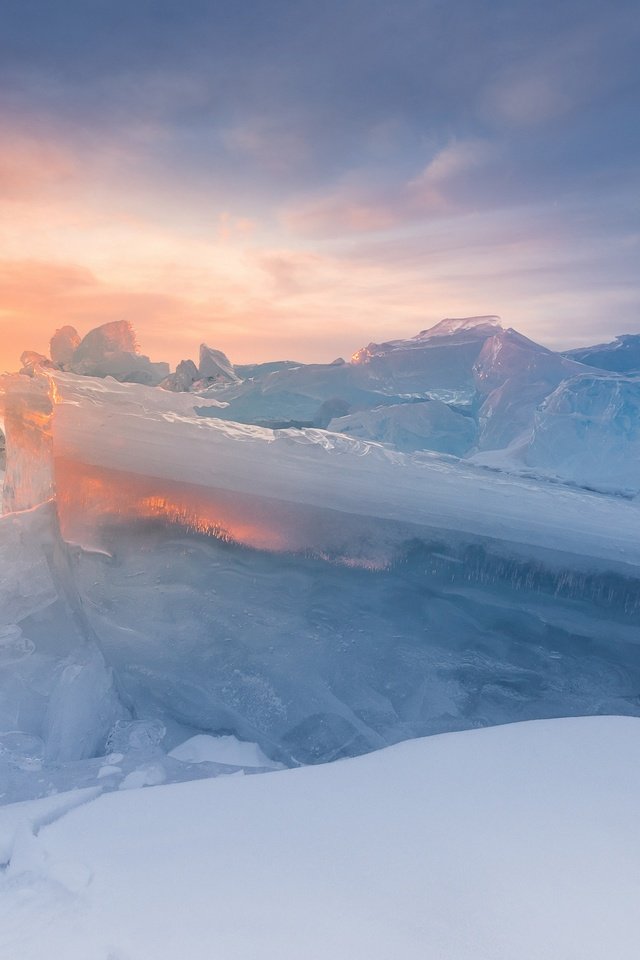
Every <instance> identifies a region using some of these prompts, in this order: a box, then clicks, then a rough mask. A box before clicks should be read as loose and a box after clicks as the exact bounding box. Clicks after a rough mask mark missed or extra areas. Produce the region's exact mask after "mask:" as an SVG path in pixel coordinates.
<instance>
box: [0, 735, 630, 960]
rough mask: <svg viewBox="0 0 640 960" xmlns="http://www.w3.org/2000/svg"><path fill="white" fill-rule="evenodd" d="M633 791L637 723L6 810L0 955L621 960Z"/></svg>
mask: <svg viewBox="0 0 640 960" xmlns="http://www.w3.org/2000/svg"><path fill="white" fill-rule="evenodd" d="M639 791H640V721H639V720H638V719H633V718H626V717H625V718H623V717H597V718H580V719H568V720H550V721H534V722H529V723H518V724H512V725H508V726H503V727H499V728H492V729H486V730H475V731H467V732H464V733H451V734H444V735H442V736H435V737H430V738H427V739H422V740H414V741H409V742H405V743H402V744H398V745H396V746H393V747H390V748H387V749H385V750H382V751H378V752H376V753H373V754H369V755H367V756H363V757H358V758H355V759H348V760H342V761H338V762H335V763H331V764H325V765H321V766H315V767H305V768H301V769H297V770H287V771H281V772H276V773H270V774H264V775H261V776H249V777H247V776H238V775H235V776H228V777H219V778H217V779H215V780H201V781H197V782H191V783H181V784H174V785H170V786H159V787H151V788H147V789H144V790H142V789H139V790H128V791H125V792H118V793H110V794H107V795H104V796H101V797H96V796H95V792H92V791H78V792H76V793H75V794H73V793H72V794H67V795H60V796H57V797H50V798H48V799H44V800H39V801H34V802H30V803H24V804H14V805H10V806H8V807H5V808H4V809H2V810H1V811H0V853H2V859H3V860H5V861H8V866H7V867H6V870H4V872H3V873H2V876H1V878H0V956H1V957H3V958H7V960H9V958H10V960H59V958H64V960H187V958H188V960H214V958H215V960H240V958H242V960H255V958H277V960H288V958H291V960H300V958H302V957H304V958H307V960H316V958H317V960H320V958H322V960H360V958H362V960H396V958H402V960H410V958H420V960H543V958H546V960H590V958H593V960H604V958H608V960H614V958H615V960H631V958H636V957H637V955H638V942H639V936H640V910H639V909H638V907H639V898H640V866H639V864H640V832H639V831H638V795H639ZM73 805H75V806H76V809H71V810H70V809H69V808H70V807H72V806H73ZM65 811H66V812H65ZM47 824H48V825H47Z"/></svg>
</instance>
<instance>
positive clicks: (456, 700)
mask: <svg viewBox="0 0 640 960" xmlns="http://www.w3.org/2000/svg"><path fill="white" fill-rule="evenodd" d="M72 340H73V337H72V336H71V334H65V335H64V337H61V338H60V342H59V343H58V346H57V347H56V348H55V350H54V351H53V352H54V353H55V355H56V357H57V358H58V359H57V360H55V361H54V359H53V358H52V360H51V361H47V362H45V361H44V360H38V359H37V358H33V359H32V361H31V363H30V365H29V367H28V375H14V376H7V377H5V378H4V379H3V381H2V384H1V391H2V417H3V423H4V431H5V433H6V444H7V468H6V476H5V486H4V511H5V516H4V517H2V518H1V519H0V558H1V559H2V560H3V569H5V570H6V571H7V572H6V575H5V577H4V579H3V581H2V583H1V585H0V704H1V707H0V773H2V774H3V777H4V781H3V782H4V784H5V786H4V787H3V788H0V792H3V793H4V799H5V800H6V799H7V798H13V799H20V798H22V797H32V796H37V795H41V794H43V793H46V792H48V791H52V790H57V789H62V788H65V787H69V786H93V785H96V784H99V785H100V786H101V788H109V789H115V788H117V787H118V786H121V785H124V787H133V786H136V785H138V786H141V785H144V784H145V783H149V784H150V783H160V782H170V781H172V780H180V779H188V778H203V777H207V776H212V775H214V774H215V773H219V772H224V771H226V772H229V770H230V769H233V768H234V766H235V765H234V764H232V763H229V762H228V757H229V756H230V755H227V760H225V759H224V758H223V757H222V756H221V754H220V753H218V754H217V755H214V752H212V751H209V750H208V746H211V743H210V741H209V740H207V739H205V740H198V739H196V740H195V741H194V740H193V738H194V737H195V738H200V737H205V738H214V740H215V741H216V742H217V744H218V745H220V743H221V742H223V738H236V740H235V741H233V742H234V743H235V742H236V741H238V742H239V743H242V744H245V745H246V744H252V745H253V746H252V747H251V748H250V750H249V753H250V752H251V751H254V754H253V756H254V759H255V756H257V755H258V754H256V753H255V751H260V754H259V755H260V756H264V757H265V758H267V760H268V764H280V763H284V764H287V765H296V764H300V763H309V762H317V761H323V760H329V759H334V758H337V757H343V756H350V755H354V754H358V753H363V752H366V751H368V750H371V749H374V748H376V747H381V746H384V745H386V744H389V743H394V742H396V741H398V740H402V739H406V738H408V737H416V736H422V735H425V734H429V733H437V732H441V731H448V730H456V729H463V728H466V727H473V726H480V725H486V724H492V723H502V722H508V721H514V720H521V719H530V718H538V717H549V716H560V715H566V714H583V713H605V712H615V713H622V714H625V713H626V714H636V713H638V704H637V688H638V684H639V683H640V663H639V662H638V657H637V640H638V635H639V633H638V630H639V622H640V577H639V570H640V539H639V538H638V530H639V529H640V498H636V499H633V494H634V492H635V491H636V490H638V489H640V487H638V485H637V477H638V437H637V429H636V428H637V419H638V397H637V392H638V383H637V380H636V379H635V378H633V377H625V376H617V375H613V374H606V373H602V372H597V371H589V370H588V368H586V367H584V366H583V365H580V364H578V363H575V362H574V361H571V360H567V359H565V358H561V357H558V355H556V354H553V353H552V352H550V351H546V350H544V348H540V347H538V346H537V345H536V344H532V343H531V341H528V340H526V338H522V337H520V336H519V335H518V334H516V333H515V332H514V331H510V330H506V331H504V330H502V329H501V328H499V327H498V325H497V323H496V322H495V321H494V320H493V319H487V318H480V319H474V320H473V321H469V322H458V321H455V322H453V321H447V324H446V325H445V327H442V326H440V327H436V328H435V330H432V331H427V332H425V333H423V334H420V335H419V336H418V337H417V338H414V340H412V341H396V342H394V343H391V344H386V345H382V346H381V347H380V348H379V349H378V348H376V350H373V349H371V350H370V351H369V354H370V355H368V356H367V357H363V358H360V359H359V360H358V361H357V362H355V363H344V362H341V363H335V364H327V365H321V364H315V365H295V364H288V363H286V364H282V365H276V367H275V369H274V368H271V367H267V368H266V369H262V368H261V367H260V366H256V367H253V368H248V369H245V370H243V371H242V373H243V374H244V376H241V375H240V373H239V372H238V370H237V369H236V368H233V370H231V372H232V373H233V375H234V378H235V379H233V382H230V379H229V377H228V376H227V377H226V380H225V377H222V380H221V379H220V376H221V374H219V373H217V372H216V370H222V360H220V358H219V357H218V356H212V355H211V352H207V354H206V357H205V361H206V363H205V368H203V369H204V371H205V372H206V369H208V370H209V373H210V377H209V378H208V380H207V382H206V383H204V380H203V378H202V377H201V376H200V374H201V373H203V369H198V370H197V371H196V372H197V375H198V377H199V380H191V383H188V381H189V380H190V379H191V378H192V377H193V375H194V370H195V365H192V366H190V365H189V363H185V364H183V365H181V367H180V376H182V377H183V382H184V384H185V386H186V387H188V389H180V385H179V384H178V383H175V384H174V387H173V389H169V390H167V389H157V388H154V387H150V386H148V385H145V384H139V383H124V382H119V381H118V380H117V379H113V378H112V377H106V378H104V377H89V376H85V375H79V374H78V373H76V372H73V370H68V369H67V370H64V369H60V367H61V366H63V367H64V366H68V362H67V361H64V360H62V359H60V353H59V352H58V347H60V346H61V345H62V347H64V344H65V343H68V342H69V341H72ZM82 343H84V344H85V346H84V348H83V352H82V355H83V356H84V357H85V358H86V357H91V358H92V360H94V361H95V360H96V358H97V356H98V354H100V355H101V356H102V357H103V360H105V363H106V359H108V358H109V357H111V358H113V356H122V355H123V354H127V355H128V354H130V348H131V347H132V345H133V343H134V341H133V340H132V339H131V331H129V330H127V329H125V328H124V327H116V328H114V329H113V330H111V331H109V330H106V331H105V330H104V329H102V332H101V333H100V334H99V335H96V336H95V337H89V338H86V337H85V340H84V341H82ZM82 343H81V344H80V346H82ZM407 344H409V345H407ZM110 345H111V346H110ZM78 349H79V347H75V348H74V353H73V357H74V358H75V359H73V360H72V365H73V364H75V363H76V359H77V356H76V355H77V351H78ZM431 351H435V352H436V354H437V358H436V359H434V355H432V353H431ZM131 355H133V354H131ZM409 358H412V359H409ZM414 358H415V362H414ZM81 360H82V356H81ZM81 360H80V361H78V362H81ZM207 363H211V364H213V363H215V364H216V365H217V366H215V367H214V366H209V367H206V364H207ZM226 363H228V361H226ZM436 368H438V369H439V372H440V381H439V385H438V384H436V385H435V386H434V384H433V381H432V379H431V374H430V373H429V371H431V370H434V369H436ZM230 369H231V368H230ZM238 369H239V368H238ZM420 371H422V372H420ZM576 372H578V375H576ZM176 373H178V371H176ZM174 376H175V375H174ZM445 382H446V383H447V384H448V386H447V387H445V386H444V385H443V384H444V383H445ZM410 383H412V384H413V385H417V384H418V383H419V385H420V390H419V391H416V392H410V393H403V390H405V389H406V387H407V385H408V384H410ZM165 385H166V384H165ZM518 385H520V387H521V394H520V395H519V394H518V391H517V387H518ZM547 390H549V391H552V392H551V395H550V397H549V398H548V399H546V400H543V402H542V405H540V403H539V400H538V398H539V396H540V394H541V393H542V392H544V391H547ZM509 391H512V392H511V393H510V392H509ZM444 396H446V397H447V398H448V399H446V400H445V399H443V397H444ZM509 397H512V399H513V403H514V404H516V406H515V407H513V406H510V405H509V404H508V403H506V399H508V398H509ZM505 398H506V399H505ZM381 401H382V402H381ZM461 401H464V402H461ZM489 402H490V403H491V405H492V406H491V411H492V413H491V416H489V413H488V408H487V404H488V403H489ZM505 403H506V405H505ZM479 411H480V416H478V412H479ZM482 411H484V412H482ZM294 413H295V414H297V415H299V420H298V421H297V423H295V424H294V423H292V421H294V419H295V418H294V417H293V416H292V414H294ZM278 415H281V416H282V418H283V422H284V424H285V426H284V427H278V426H277V425H274V423H273V421H274V420H277V416H278ZM243 417H244V419H246V420H248V421H251V420H254V421H255V420H258V421H260V422H262V423H263V424H264V423H268V422H271V423H272V427H266V426H264V425H262V426H261V425H259V424H256V423H255V422H241V420H242V419H243ZM529 417H530V421H529V420H528V418H529ZM307 418H308V419H307ZM305 424H307V425H305ZM314 424H315V425H314ZM328 424H330V425H331V428H330V429H328V430H327V429H325V428H326V426H327V425H328ZM478 424H479V427H480V430H481V431H484V443H485V444H486V445H488V446H490V444H491V442H498V439H497V438H498V435H500V436H501V438H502V440H501V442H505V441H506V439H508V437H509V436H511V434H512V433H516V434H517V436H516V437H515V440H514V441H513V442H512V443H511V444H510V446H509V447H508V448H506V449H501V450H500V449H499V450H487V451H485V452H483V453H481V454H476V455H475V461H472V460H470V459H461V458H460V456H461V455H462V454H464V455H465V456H466V457H469V456H470V455H471V454H472V453H473V451H474V449H475V447H476V436H477V434H476V431H477V429H478ZM336 428H339V430H340V432H337V430H336ZM489 430H491V431H493V434H492V436H493V441H490V440H489V439H488V436H489V434H488V432H487V431H489ZM348 433H351V434H356V435H354V436H349V435H348ZM357 434H360V436H357ZM371 438H375V439H371ZM377 440H382V441H383V442H382V443H378V442H376V441H377ZM436 444H437V448H438V449H439V450H440V451H444V452H441V453H438V452H433V450H428V449H425V448H427V447H429V446H431V447H435V446H436ZM401 448H403V449H404V450H405V451H407V450H408V451H416V452H408V453H407V452H403V449H401ZM454 454H455V455H454ZM492 457H493V460H492ZM478 458H480V459H482V458H484V462H483V463H482V464H481V463H479V462H477V461H478ZM499 458H502V461H500V460H499ZM501 464H502V467H505V466H506V467H507V468H508V471H509V472H507V471H506V470H505V469H501V468H500V466H501ZM489 467H490V468H491V469H489ZM524 474H528V475H524ZM612 476H615V478H616V484H617V485H612V484H611V483H610V479H611V477H612ZM545 477H547V478H548V479H545ZM552 481H553V482H552ZM559 481H561V482H559ZM634 484H635V486H634ZM589 487H591V488H595V489H596V490H603V491H608V493H599V492H594V491H593V490H590V489H587V488H589ZM614 494H615V495H614ZM619 494H624V496H621V495H619ZM184 742H189V743H191V745H192V746H194V745H197V744H200V745H202V744H205V745H207V750H204V752H202V751H201V752H200V753H198V750H196V751H195V753H194V752H193V751H192V752H191V753H189V750H190V749H191V748H188V749H187V748H185V750H183V751H182V752H181V748H180V744H182V743H184ZM226 742H227V743H228V742H230V741H226ZM176 749H178V753H177V754H176V752H175V751H176ZM242 749H245V748H242ZM247 749H248V748H247ZM185 751H186V752H185ZM196 754H198V755H197V756H196ZM203 756H204V760H203ZM247 756H248V754H247V753H246V750H245V759H246V757H247ZM114 758H117V759H114ZM268 764H265V766H267V765H268ZM240 766H242V768H243V769H246V771H247V772H251V771H252V770H255V769H256V766H255V763H254V764H253V765H251V764H250V763H248V761H247V762H246V763H245V764H244V765H242V764H240ZM235 768H236V769H237V766H236V767H235Z"/></svg>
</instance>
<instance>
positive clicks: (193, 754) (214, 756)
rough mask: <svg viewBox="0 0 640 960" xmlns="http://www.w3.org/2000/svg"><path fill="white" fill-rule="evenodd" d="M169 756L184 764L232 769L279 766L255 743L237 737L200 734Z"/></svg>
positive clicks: (170, 752)
mask: <svg viewBox="0 0 640 960" xmlns="http://www.w3.org/2000/svg"><path fill="white" fill-rule="evenodd" d="M169 756H170V757H173V758H174V759H175V760H181V761H183V762H184V763H226V764H228V765H229V766H234V767H263V768H265V769H270V768H271V769H274V768H277V767H279V766H280V764H274V763H273V760H270V759H269V757H267V756H265V754H264V753H263V752H262V750H261V749H260V747H259V746H258V744H257V743H246V742H244V741H242V740H238V738H237V737H232V736H226V737H211V736H208V735H207V734H204V733H200V734H198V735H197V736H195V737H190V739H189V740H185V742H184V743H181V744H180V745H179V746H177V747H174V749H173V750H170V751H169Z"/></svg>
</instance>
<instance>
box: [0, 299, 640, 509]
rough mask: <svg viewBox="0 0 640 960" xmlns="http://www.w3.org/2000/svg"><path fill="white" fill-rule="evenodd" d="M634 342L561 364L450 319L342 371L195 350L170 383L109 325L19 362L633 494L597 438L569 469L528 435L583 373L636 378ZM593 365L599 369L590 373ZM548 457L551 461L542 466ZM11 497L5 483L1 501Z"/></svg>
mask: <svg viewBox="0 0 640 960" xmlns="http://www.w3.org/2000/svg"><path fill="white" fill-rule="evenodd" d="M637 342H640V335H633V334H629V335H625V336H621V337H618V338H617V340H616V341H615V342H614V343H612V344H604V345H600V346H597V347H593V348H580V349H577V350H574V351H568V352H567V353H565V354H560V353H557V352H554V351H552V350H549V349H547V348H545V347H543V346H541V345H540V344H537V343H535V342H534V341H532V340H530V339H528V338H527V337H524V336H522V334H520V333H518V332H517V331H515V330H513V329H511V328H504V327H503V326H502V323H501V321H500V319H499V318H498V317H495V316H479V317H465V318H453V319H451V318H450V319H446V320H442V321H440V322H439V323H437V324H435V326H433V327H430V328H428V329H425V330H422V331H421V332H420V333H418V334H417V335H416V336H414V337H411V338H409V339H396V340H388V341H384V342H381V343H369V344H368V345H367V346H365V347H362V348H361V349H360V350H357V351H356V352H355V353H354V355H353V356H352V358H351V361H350V362H345V361H344V360H343V359H342V358H338V359H337V360H335V361H334V362H333V363H328V364H327V363H325V364H319V363H315V364H303V363H295V362H294V361H276V362H273V363H263V364H245V365H234V364H233V363H232V361H231V360H230V359H229V357H227V356H226V354H224V353H223V352H222V351H220V350H216V349H213V348H212V347H209V346H208V345H207V344H204V343H203V344H201V346H200V354H199V359H198V362H197V363H196V362H194V361H193V360H189V359H187V360H183V361H181V363H179V364H178V366H177V368H176V370H175V372H173V373H171V374H169V375H168V376H167V375H166V374H168V367H167V366H166V365H162V364H151V362H150V361H149V360H148V358H146V357H143V356H141V355H140V354H139V352H138V348H137V344H136V340H135V334H134V332H133V330H132V328H131V326H130V324H127V323H124V322H116V323H108V324H104V325H103V326H101V327H98V328H96V330H93V331H90V332H89V333H88V334H87V335H86V336H85V337H84V339H82V340H81V338H80V337H79V335H78V334H77V332H76V331H75V329H74V328H73V327H63V328H61V329H60V330H58V331H56V333H55V334H54V336H53V337H52V340H51V360H47V359H46V358H44V357H41V356H40V355H39V354H35V353H33V352H27V353H25V354H24V355H23V362H24V365H25V366H24V369H25V371H27V372H34V371H35V370H37V369H38V368H43V367H47V366H48V367H50V368H53V369H56V370H63V371H65V370H66V371H70V372H75V373H80V374H95V375H97V376H101V377H104V376H112V377H115V378H116V379H117V380H120V381H124V382H128V381H139V382H144V383H147V384H158V383H159V385H160V386H161V388H162V389H163V390H167V391H171V392H174V393H184V394H192V395H194V396H195V397H197V398H198V401H199V402H198V403H197V404H194V405H193V407H192V408H191V412H193V413H194V414H195V415H196V416H200V417H208V416H212V415H213V416H215V417H216V418H220V419H225V420H229V421H233V422H236V423H248V424H255V425H257V426H263V427H267V428H272V429H287V428H290V429H298V430H301V429H308V428H318V429H326V428H327V427H329V428H330V430H331V431H339V432H341V433H344V434H347V435H349V436H353V437H356V438H358V439H360V440H364V441H367V440H372V441H375V442H382V443H385V444H387V445H388V446H389V447H391V448H392V449H396V450H399V451H402V452H409V453H412V452H416V451H420V450H424V451H428V450H432V451H436V452H439V453H450V454H452V455H454V456H458V457H463V458H471V459H473V460H474V461H475V462H476V463H484V464H486V465H491V466H493V467H494V468H499V469H503V470H507V471H512V472H522V471H523V470H528V471H529V472H535V471H536V470H540V471H541V472H542V473H543V474H545V475H547V476H553V477H554V478H555V479H557V480H558V481H560V482H568V483H572V484H577V485H579V486H585V487H586V488H589V489H600V490H603V491H604V492H610V493H620V494H624V495H635V494H637V493H640V476H638V471H637V469H636V468H635V466H634V465H633V460H634V456H633V454H632V450H631V448H629V449H627V448H626V447H625V444H624V442H621V443H620V444H618V445H616V446H615V449H614V448H613V447H612V445H611V444H608V443H607V442H606V438H605V434H604V433H603V432H602V431H600V432H598V430H592V431H590V432H589V434H588V435H587V434H586V433H585V434H584V436H581V437H580V438H578V437H577V436H576V437H574V438H573V441H576V442H579V443H584V444H588V445H589V446H590V450H591V452H590V453H587V452H586V451H583V452H582V453H581V455H580V456H576V457H573V458H572V465H571V466H570V467H569V466H567V464H566V463H565V461H564V460H562V457H560V456H559V453H560V450H561V447H562V444H561V443H558V444H555V446H554V450H555V451H556V453H558V460H557V463H555V464H551V463H550V462H546V461H545V456H543V455H542V454H541V453H540V451H539V449H538V448H539V440H538V439H536V440H535V441H534V443H533V446H532V436H533V432H534V430H536V431H538V432H539V429H541V428H539V424H540V422H541V416H542V414H541V411H542V405H543V404H544V403H545V401H546V400H547V398H549V397H550V396H551V394H552V393H554V391H556V390H557V389H558V388H559V387H560V386H561V385H562V384H565V383H567V382H568V381H570V380H571V379H573V378H574V377H582V376H585V375H587V374H588V375H590V376H592V377H599V376H604V377H605V380H604V381H603V384H602V389H603V390H606V389H608V387H607V385H606V383H607V381H606V378H607V376H608V370H609V368H611V369H614V370H616V371H628V370H632V369H633V366H634V364H635V359H634V358H636V359H637V357H636V354H638V349H639V348H638V344H637ZM598 358H599V359H598ZM600 362H601V366H602V368H603V369H600V368H598V367H597V366H594V364H597V363H600ZM588 364H591V365H588ZM567 389H569V390H571V389H573V388H567ZM212 401H217V404H218V405H217V407H216V408H215V409H214V408H213V404H212ZM613 431H614V432H616V431H617V427H615V426H614V427H613ZM618 435H619V436H621V434H620V431H618ZM537 436H538V434H537ZM568 440H570V438H568ZM573 441H571V442H573ZM550 455H551V453H550V451H549V450H548V451H547V455H546V456H547V459H548V457H549V456H550ZM590 457H591V459H592V460H594V461H595V460H598V459H599V461H600V465H601V469H600V470H595V469H593V467H592V466H589V462H590V460H589V458H590ZM565 460H566V458H565ZM543 461H545V462H544V463H543ZM623 461H624V462H623ZM581 463H583V464H584V467H585V473H584V475H581V474H580V464H581ZM603 466H606V469H602V467H603ZM554 467H555V469H554ZM13 469H14V470H15V469H17V467H14V468H13ZM34 480H37V478H35V477H34ZM38 482H40V481H39V480H38ZM10 489H11V483H10V482H9V483H8V486H7V490H8V493H9V494H10Z"/></svg>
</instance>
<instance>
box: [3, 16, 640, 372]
mask: <svg viewBox="0 0 640 960" xmlns="http://www.w3.org/2000/svg"><path fill="white" fill-rule="evenodd" d="M639 42H640V12H639V8H638V3H637V0H633V2H629V3H626V2H620V0H608V2H604V0H603V2H590V0H540V2H538V3H533V2H531V0H527V2H521V0H508V2H503V0H448V2H445V0H314V2H308V0H252V2H249V0H226V2H222V0H208V2H201V0H173V2H168V0H155V2H154V0H126V2H123V0H104V2H102V0H57V2H53V0H38V2H33V0H2V3H1V4H0V123H1V129H2V136H1V153H0V207H1V209H0V329H1V336H0V368H2V369H5V368H7V369H14V368H16V367H17V365H18V357H19V354H20V352H21V351H22V350H23V349H25V348H27V347H29V348H32V349H36V350H41V351H45V350H46V349H47V344H48V339H49V337H50V335H51V333H52V332H53V331H54V329H55V328H56V327H58V326H60V325H62V324H64V323H71V324H73V325H75V326H76V327H77V328H78V330H79V331H80V332H81V333H85V332H86V331H87V330H88V329H90V328H91V327H92V326H96V325H97V324H99V323H102V322H105V321H107V320H116V319H127V320H131V321H132V322H133V324H134V325H135V327H136V329H137V331H138V335H139V340H140V343H141V346H142V348H143V351H144V352H145V353H148V354H150V355H151V356H152V358H153V359H156V360H169V361H171V362H172V363H176V362H177V361H178V360H180V359H181V358H183V357H186V356H196V355H197V347H198V344H199V343H200V342H201V341H202V340H205V341H207V342H208V343H209V344H210V345H211V346H215V347H218V348H220V349H223V350H224V351H225V352H227V353H228V354H229V355H230V357H231V359H232V360H235V361H237V362H246V361H249V360H262V359H274V358H279V357H289V358H292V359H300V360H322V361H330V360H332V359H334V358H335V357H336V356H338V355H344V356H348V355H350V354H351V353H352V352H353V351H354V350H355V349H356V348H357V347H359V346H361V345H362V344H363V343H366V342H368V341H370V340H380V339H386V338H389V337H398V336H411V335H413V334H414V333H416V332H417V331H418V330H420V329H422V328H424V327H426V326H429V325H431V324H433V323H435V322H437V321H438V320H439V319H441V318H442V317H445V316H465V315H472V314H485V313H491V314H493V313H496V314H500V315H501V316H502V318H503V320H504V322H505V324H506V325H509V326H515V327H517V328H518V329H520V330H521V331H522V332H524V333H526V334H528V335H529V336H531V337H533V338H535V339H538V340H540V341H541V342H543V343H546V344H547V345H549V346H568V345H574V344H575V345H578V344H581V343H588V342H596V341H601V340H607V339H611V338H612V337H613V336H614V335H615V334H618V333H622V332H640V310H639V306H640V279H639V269H638V268H639V265H640V227H639V219H638V214H639V207H640V174H639V165H638V160H639V155H640V122H639V120H638V105H639V103H640V58H638V53H637V51H638V43H639Z"/></svg>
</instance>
